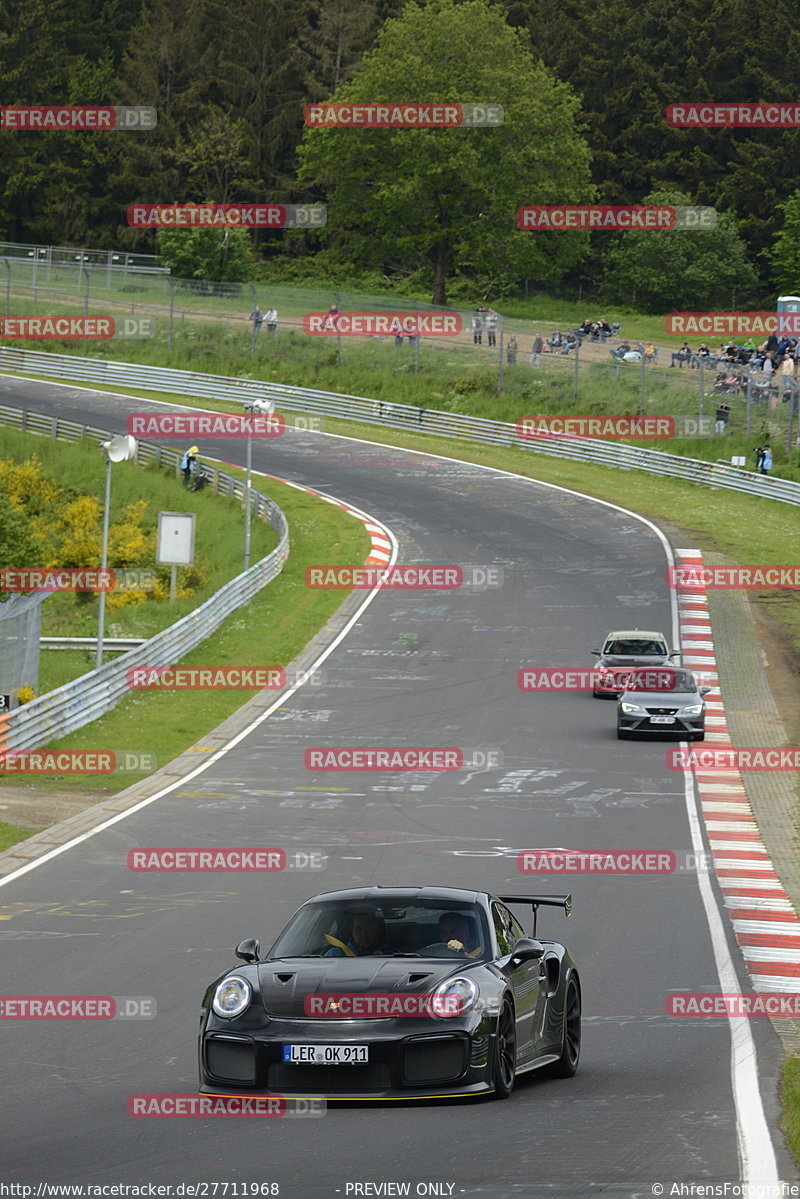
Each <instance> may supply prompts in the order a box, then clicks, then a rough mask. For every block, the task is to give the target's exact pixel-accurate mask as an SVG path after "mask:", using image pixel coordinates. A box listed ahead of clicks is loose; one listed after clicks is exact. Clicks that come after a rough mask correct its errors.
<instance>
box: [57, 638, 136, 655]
mask: <svg viewBox="0 0 800 1199" xmlns="http://www.w3.org/2000/svg"><path fill="white" fill-rule="evenodd" d="M146 640H147V638H146V637H104V638H103V650H104V651H107V652H108V653H110V654H111V653H115V652H120V651H122V650H125V649H136V646H137V645H144V643H145V641H146ZM39 644H40V645H41V646H42V648H43V649H94V648H95V646H96V645H97V638H96V637H40V638H39Z"/></svg>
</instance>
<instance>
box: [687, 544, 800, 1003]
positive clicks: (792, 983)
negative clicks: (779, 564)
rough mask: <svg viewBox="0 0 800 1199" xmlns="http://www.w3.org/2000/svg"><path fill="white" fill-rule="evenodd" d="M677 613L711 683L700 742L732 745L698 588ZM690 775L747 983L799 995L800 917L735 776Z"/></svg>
mask: <svg viewBox="0 0 800 1199" xmlns="http://www.w3.org/2000/svg"><path fill="white" fill-rule="evenodd" d="M675 555H676V558H677V564H678V565H679V566H686V567H699V568H701V567H702V565H703V559H702V555H701V554H700V551H699V550H676V551H675ZM700 577H702V575H701V576H700ZM678 611H679V619H680V632H681V645H682V654H681V661H682V662H683V665H684V666H686V667H687V668H688V669H689V670H691V671H693V673H695V674H696V675H698V676H700V677H701V678H702V680H703V682H704V683H705V684H706V685H707V686H710V687H711V688H712V690H711V691H710V692H709V694H708V695H707V696H706V741H711V742H714V743H716V744H717V745H726V746H727V745H732V742H731V738H730V734H729V732H728V723H727V720H726V717H725V708H724V704H723V700H722V693H721V691H720V687H719V675H718V674H717V661H716V657H715V655H714V639H713V635H712V632H711V618H710V616H709V613H708V600H707V597H706V593H705V591H702V592H699V591H697V590H695V589H694V588H693V590H692V592H691V593H689V592H684V591H681V590H680V589H679V590H678ZM695 779H696V782H697V790H698V794H699V796H700V806H701V810H702V813H703V819H704V822H705V827H706V833H707V835H708V842H709V845H710V848H711V856H712V859H713V862H714V869H715V871H716V874H717V879H718V880H719V885H720V889H721V891H722V893H723V895H724V896H725V906H726V908H727V909H728V915H729V916H730V918H731V922H732V924H733V928H734V932H735V934H736V940H737V941H738V943H739V946H740V948H741V951H742V955H743V957H744V959H745V962H746V964H747V969H748V972H749V974H750V977H751V979H752V982H753V987H754V989H755V990H756V991H796V992H800V920H798V917H797V914H796V912H795V910H794V908H793V906H792V904H791V902H790V900H789V896H788V895H787V893H786V891H785V890H784V889H783V886H782V885H781V881H780V879H779V878H778V873H777V871H776V870H775V867H774V865H773V863H772V860H771V858H770V856H769V854H768V853H767V850H766V848H765V846H764V842H763V841H762V840H761V834H760V833H759V831H758V824H757V823H756V819H755V816H754V815H753V809H752V807H751V806H750V801H749V799H748V798H747V791H746V790H745V786H744V782H743V780H742V776H741V773H740V772H739V771H738V770H726V771H721V770H713V771H711V770H709V771H703V770H696V771H695Z"/></svg>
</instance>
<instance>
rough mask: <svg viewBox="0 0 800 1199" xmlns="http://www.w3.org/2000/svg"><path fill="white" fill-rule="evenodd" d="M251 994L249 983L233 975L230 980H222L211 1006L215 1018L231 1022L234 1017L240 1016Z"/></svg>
mask: <svg viewBox="0 0 800 1199" xmlns="http://www.w3.org/2000/svg"><path fill="white" fill-rule="evenodd" d="M252 994H253V989H252V987H251V986H250V983H249V982H248V981H247V980H246V979H244V978H239V977H238V975H236V974H233V975H231V977H230V978H225V979H223V980H222V982H221V983H220V984H219V985H218V987H217V989H216V990H215V992H214V998H213V999H212V1001H211V1006H212V1008H213V1009H214V1012H215V1013H216V1015H217V1016H223V1017H224V1018H225V1019H226V1020H232V1019H233V1017H234V1016H241V1014H242V1012H243V1011H244V1010H245V1008H246V1007H247V1005H248V1003H249V1002H250V999H251V997H252Z"/></svg>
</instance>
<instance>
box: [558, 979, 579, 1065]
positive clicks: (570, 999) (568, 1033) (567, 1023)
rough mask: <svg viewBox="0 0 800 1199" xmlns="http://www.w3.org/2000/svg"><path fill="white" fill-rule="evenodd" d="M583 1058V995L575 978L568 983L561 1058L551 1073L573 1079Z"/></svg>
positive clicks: (565, 997)
mask: <svg viewBox="0 0 800 1199" xmlns="http://www.w3.org/2000/svg"><path fill="white" fill-rule="evenodd" d="M580 1056H581V993H580V990H579V989H578V984H577V982H576V981H575V978H574V977H570V980H569V982H568V983H567V993H566V995H565V996H564V1028H563V1031H562V1034H561V1056H560V1057H559V1059H558V1061H557V1062H553V1065H552V1067H551V1072H552V1073H553V1074H554V1075H555V1077H556V1078H572V1076H573V1074H574V1073H575V1072H576V1070H577V1069H578V1062H579V1060H580Z"/></svg>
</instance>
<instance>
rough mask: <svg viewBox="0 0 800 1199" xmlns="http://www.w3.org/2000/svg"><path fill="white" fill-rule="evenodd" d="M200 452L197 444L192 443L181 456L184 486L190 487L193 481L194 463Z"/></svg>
mask: <svg viewBox="0 0 800 1199" xmlns="http://www.w3.org/2000/svg"><path fill="white" fill-rule="evenodd" d="M199 452H200V451H199V450H198V448H197V446H196V445H191V446H189V449H188V450H187V451H186V452H185V454H184V455H183V457H182V458H181V474H182V475H183V485H184V487H188V486H189V485H190V483H191V481H192V471H193V470H194V464H195V462H196V460H197V455H198V453H199Z"/></svg>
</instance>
